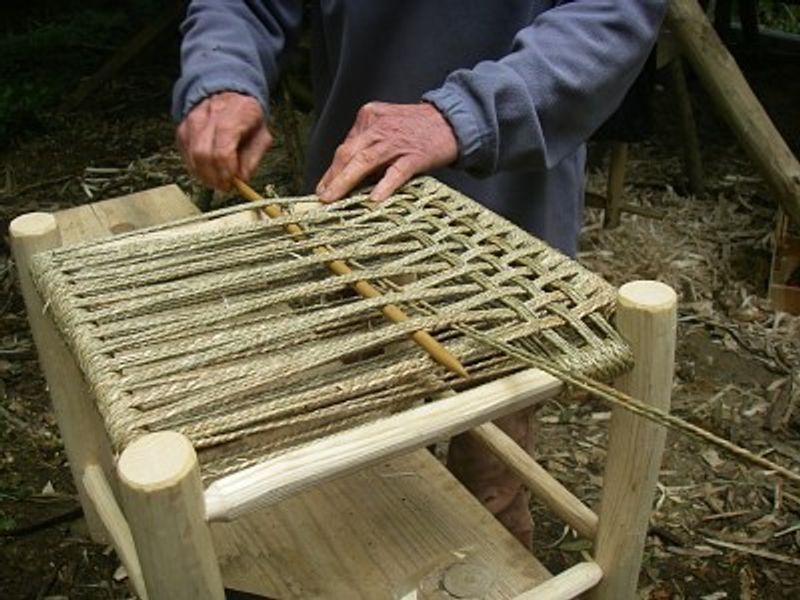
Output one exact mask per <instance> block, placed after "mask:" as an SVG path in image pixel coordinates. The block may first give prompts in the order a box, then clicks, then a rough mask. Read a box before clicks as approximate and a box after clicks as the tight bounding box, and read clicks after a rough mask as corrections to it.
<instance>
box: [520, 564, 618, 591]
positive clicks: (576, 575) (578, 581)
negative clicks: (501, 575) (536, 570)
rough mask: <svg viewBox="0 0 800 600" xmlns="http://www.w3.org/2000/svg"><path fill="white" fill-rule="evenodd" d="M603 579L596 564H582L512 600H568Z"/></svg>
mask: <svg viewBox="0 0 800 600" xmlns="http://www.w3.org/2000/svg"><path fill="white" fill-rule="evenodd" d="M602 578H603V570H602V569H601V568H600V566H599V565H598V564H597V563H593V562H582V563H578V564H577V565H575V566H574V567H570V568H569V569H567V570H566V571H563V572H561V573H559V574H558V575H556V576H555V577H553V578H552V579H548V580H547V581H545V582H544V583H542V584H539V585H537V586H536V587H535V588H533V589H532V590H528V591H527V592H525V593H524V594H520V595H519V596H517V597H516V598H515V599H514V600H569V599H570V598H575V597H577V596H579V595H580V594H582V593H583V592H585V591H587V590H590V589H592V588H593V587H594V586H596V585H597V583H598V582H599V581H600V580H601V579H602Z"/></svg>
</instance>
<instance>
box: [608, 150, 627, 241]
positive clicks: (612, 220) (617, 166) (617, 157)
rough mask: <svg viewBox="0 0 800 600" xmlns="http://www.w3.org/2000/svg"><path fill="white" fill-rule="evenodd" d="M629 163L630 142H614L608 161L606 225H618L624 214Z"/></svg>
mask: <svg viewBox="0 0 800 600" xmlns="http://www.w3.org/2000/svg"><path fill="white" fill-rule="evenodd" d="M627 163H628V144H627V143H625V142H612V144H611V157H610V158H609V161H608V188H607V191H606V213H605V219H604V223H603V224H604V225H605V226H606V227H618V226H619V223H620V219H621V214H622V193H623V191H624V189H625V169H626V167H627Z"/></svg>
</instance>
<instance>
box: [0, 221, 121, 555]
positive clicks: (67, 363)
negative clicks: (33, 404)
mask: <svg viewBox="0 0 800 600" xmlns="http://www.w3.org/2000/svg"><path fill="white" fill-rule="evenodd" d="M9 233H10V234H11V247H12V251H13V253H14V262H15V263H16V265H17V276H18V277H19V283H20V288H21V289H22V296H23V298H24V300H25V308H26V310H27V313H28V322H29V323H30V327H31V333H32V335H33V340H34V342H35V344H36V349H37V351H38V354H39V364H40V366H41V368H42V371H43V372H44V375H45V378H46V380H47V386H48V388H49V389H50V397H51V398H52V401H53V408H54V410H55V413H56V419H57V420H58V428H59V430H60V432H61V439H62V440H63V441H64V449H65V451H66V454H67V459H68V460H69V466H70V470H71V471H72V478H73V480H74V481H75V487H76V488H77V489H78V497H79V498H80V502H81V506H82V507H83V513H84V515H85V517H86V523H87V525H88V527H89V533H90V535H91V536H92V539H93V540H95V541H96V542H103V543H104V542H107V541H108V538H107V535H106V531H105V528H104V526H103V523H102V521H101V519H100V518H99V516H98V515H97V511H96V510H95V509H94V507H93V505H92V502H91V499H90V498H89V497H88V495H87V494H86V490H85V489H84V485H83V471H84V469H85V468H86V467H87V466H89V465H99V466H100V467H101V468H102V469H103V471H104V472H105V473H106V475H108V474H109V473H113V472H114V467H113V461H112V454H111V445H110V444H109V442H108V437H107V436H106V433H105V428H104V427H103V422H102V419H101V418H100V414H99V413H98V412H97V408H96V407H95V405H94V404H93V403H92V401H91V394H90V392H89V389H88V386H87V385H86V383H85V382H84V379H83V375H82V374H81V371H80V368H78V365H77V364H76V363H75V359H74V358H73V357H72V355H71V354H70V352H69V350H68V349H67V347H66V345H65V344H64V342H63V340H62V339H61V336H60V335H59V333H58V330H57V329H56V326H55V324H54V323H53V321H52V319H50V317H49V316H48V315H47V314H45V311H44V307H43V304H42V300H41V298H40V297H39V293H38V292H37V290H36V287H35V286H34V284H33V281H32V280H31V276H30V273H29V268H30V261H31V257H32V256H33V255H34V254H36V253H37V252H43V251H45V250H51V249H53V248H57V247H58V246H60V245H61V236H60V235H59V231H58V225H57V223H56V219H55V217H54V216H53V215H51V214H48V213H30V214H26V215H22V216H21V217H17V218H16V219H14V220H13V221H12V222H11V225H10V226H9Z"/></svg>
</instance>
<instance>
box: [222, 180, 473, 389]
mask: <svg viewBox="0 0 800 600" xmlns="http://www.w3.org/2000/svg"><path fill="white" fill-rule="evenodd" d="M233 185H234V186H235V187H236V189H237V190H238V191H239V193H240V194H241V195H242V196H244V198H245V199H247V200H250V201H251V202H261V201H262V200H263V198H262V197H261V196H260V195H259V194H258V192H256V191H255V190H254V189H253V188H251V187H250V186H249V185H247V184H246V183H245V182H244V181H242V180H241V179H239V178H237V177H234V178H233ZM264 212H265V213H267V216H269V217H271V218H273V219H276V218H278V217H282V216H284V213H283V210H282V209H281V207H280V206H278V205H277V204H268V205H267V206H265V207H264ZM286 231H288V232H289V233H290V234H291V235H294V236H302V235H304V234H305V232H304V231H303V229H302V228H301V227H300V226H299V225H297V224H296V223H289V224H288V225H286ZM328 252H329V250H328V249H327V248H325V247H324V246H318V247H316V248H314V254H328ZM326 265H327V267H328V269H330V270H331V272H333V273H335V274H336V275H350V274H352V273H353V270H352V269H351V268H350V267H349V266H348V265H347V263H346V262H345V261H343V260H332V261H330V262H328V263H326ZM353 289H354V290H355V291H356V292H357V293H358V294H359V295H360V296H361V297H363V298H377V297H379V296H381V293H380V292H379V291H378V290H377V289H376V288H375V287H374V286H373V285H372V284H371V283H369V282H368V281H364V280H359V281H356V282H355V283H354V284H353ZM381 311H382V312H383V314H384V316H385V317H386V318H387V319H389V320H390V321H392V322H394V323H402V322H403V321H407V320H408V315H406V313H405V312H403V310H402V309H400V308H399V307H398V306H395V305H394V304H387V305H386V306H384V307H383V308H382V309H381ZM411 338H412V339H413V340H414V341H415V342H416V343H417V344H418V345H419V346H421V347H422V348H423V349H424V350H425V352H427V353H428V354H429V355H430V356H431V358H433V359H434V360H435V361H436V362H438V363H439V364H440V365H442V366H444V367H445V368H447V369H449V370H450V371H452V372H453V373H455V374H456V375H458V376H459V377H463V378H466V377H469V374H468V373H467V370H466V369H465V368H464V365H462V364H461V362H459V360H458V359H457V358H456V357H455V356H453V355H452V353H450V352H449V351H448V350H447V349H446V348H445V347H444V346H442V345H441V344H440V343H439V342H437V341H436V340H435V339H434V338H433V336H431V334H429V333H428V332H427V331H422V330H420V331H415V332H414V333H413V334H411Z"/></svg>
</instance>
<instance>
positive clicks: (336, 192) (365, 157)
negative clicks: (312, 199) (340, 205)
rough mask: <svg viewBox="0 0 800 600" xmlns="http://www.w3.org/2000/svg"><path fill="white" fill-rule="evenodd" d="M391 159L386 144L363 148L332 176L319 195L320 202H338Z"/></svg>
mask: <svg viewBox="0 0 800 600" xmlns="http://www.w3.org/2000/svg"><path fill="white" fill-rule="evenodd" d="M393 158H394V157H393V156H392V154H391V148H390V146H389V145H388V144H385V143H381V142H379V143H377V144H373V145H372V146H368V147H367V148H364V149H363V150H361V151H360V152H358V153H357V154H355V155H354V156H353V158H352V159H351V160H350V162H348V163H347V164H346V165H345V166H344V167H343V168H342V169H341V171H339V172H338V173H336V174H334V175H333V177H332V178H331V180H330V182H329V183H328V185H327V186H326V187H325V189H324V190H323V192H322V193H321V194H320V200H322V201H323V202H333V201H334V200H339V199H340V198H342V197H344V196H345V194H347V193H348V192H349V191H351V190H352V189H353V188H355V187H356V186H357V185H358V184H359V183H360V182H361V181H362V180H363V179H364V178H365V177H366V176H367V175H369V174H370V173H373V172H374V171H377V170H378V169H380V168H381V167H382V166H384V165H385V164H387V163H388V162H390V161H391V160H392V159H393Z"/></svg>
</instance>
